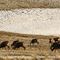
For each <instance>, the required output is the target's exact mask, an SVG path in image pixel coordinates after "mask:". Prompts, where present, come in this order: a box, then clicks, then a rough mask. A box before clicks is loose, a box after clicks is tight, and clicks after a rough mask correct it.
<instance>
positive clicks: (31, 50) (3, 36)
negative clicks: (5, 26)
mask: <svg viewBox="0 0 60 60" xmlns="http://www.w3.org/2000/svg"><path fill="white" fill-rule="evenodd" d="M53 37H56V36H43V35H28V34H19V33H11V32H4V31H0V42H1V41H5V40H8V41H9V44H8V45H9V46H10V49H8V48H3V49H0V57H1V56H2V57H3V56H5V57H6V58H4V57H3V58H4V59H5V60H14V59H16V60H49V56H55V57H57V56H59V55H60V53H59V52H60V51H59V50H58V51H57V52H55V51H54V52H52V51H51V50H50V45H49V38H53ZM33 38H37V39H38V41H39V45H37V46H30V41H31V40H32V39H33ZM16 39H19V40H20V41H23V42H24V46H25V47H26V50H24V49H23V48H19V49H16V50H13V49H12V48H11V43H12V42H13V41H14V40H16ZM8 56H12V57H13V58H9V57H8ZM14 56H17V58H16V57H14ZM2 57H1V59H0V60H4V59H3V58H2ZM41 57H43V58H41ZM50 60H52V59H51V58H50Z"/></svg>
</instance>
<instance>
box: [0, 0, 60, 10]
mask: <svg viewBox="0 0 60 60" xmlns="http://www.w3.org/2000/svg"><path fill="white" fill-rule="evenodd" d="M32 1H33V0H32ZM32 1H31V2H30V0H27V1H26V0H24V1H22V0H0V10H5V9H7V10H8V9H17V8H18V9H19V8H32V7H33V8H47V7H49V8H50V7H54V8H55V7H60V1H55V0H54V2H52V1H51V0H47V1H45V0H43V1H42V0H40V2H39V1H38V0H36V2H34V1H33V2H32Z"/></svg>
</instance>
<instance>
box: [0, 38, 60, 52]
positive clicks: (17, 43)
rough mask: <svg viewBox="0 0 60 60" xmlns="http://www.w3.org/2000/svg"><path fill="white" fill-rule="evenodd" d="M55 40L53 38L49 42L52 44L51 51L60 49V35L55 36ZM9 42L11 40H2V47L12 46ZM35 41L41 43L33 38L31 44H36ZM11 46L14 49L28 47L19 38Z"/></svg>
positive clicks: (0, 44) (0, 45)
mask: <svg viewBox="0 0 60 60" xmlns="http://www.w3.org/2000/svg"><path fill="white" fill-rule="evenodd" d="M53 40H54V42H53V41H52V38H50V39H49V44H51V45H50V49H51V51H54V50H56V49H60V41H59V37H55V38H53ZM8 43H9V41H3V42H1V43H0V48H4V47H8V48H10V47H9V46H8ZM35 43H37V44H39V42H38V40H37V39H32V40H31V42H30V45H31V44H33V45H34V44H35ZM11 47H12V49H16V48H20V47H23V48H24V50H25V49H26V47H25V46H24V44H23V42H21V41H19V40H15V41H13V42H12V44H11Z"/></svg>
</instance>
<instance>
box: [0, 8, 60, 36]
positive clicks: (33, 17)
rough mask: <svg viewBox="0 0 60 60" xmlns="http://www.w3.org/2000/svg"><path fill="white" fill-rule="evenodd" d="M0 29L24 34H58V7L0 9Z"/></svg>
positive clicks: (59, 14)
mask: <svg viewBox="0 0 60 60" xmlns="http://www.w3.org/2000/svg"><path fill="white" fill-rule="evenodd" d="M0 31H9V32H16V33H25V34H38V35H39V34H43V35H52V34H55V35H56V34H57V35H58V34H60V9H59V8H55V9H49V8H46V9H44V8H41V9H40V8H36V9H35V8H32V9H15V10H11V11H0Z"/></svg>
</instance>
